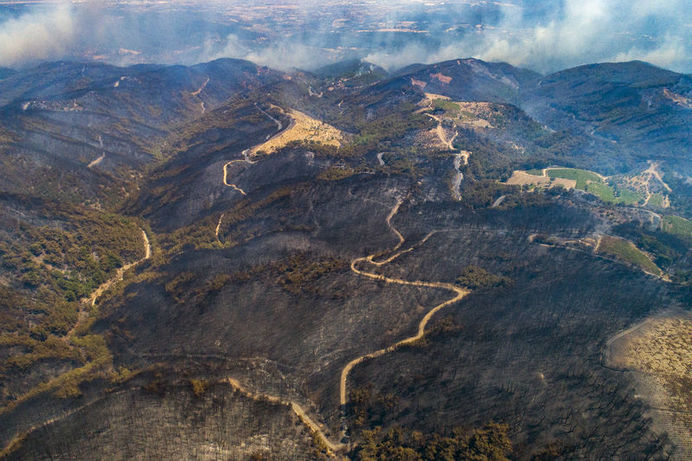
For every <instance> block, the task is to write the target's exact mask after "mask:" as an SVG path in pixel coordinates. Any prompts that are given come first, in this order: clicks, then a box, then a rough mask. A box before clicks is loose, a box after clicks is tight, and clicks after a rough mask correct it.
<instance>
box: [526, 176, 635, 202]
mask: <svg viewBox="0 0 692 461" xmlns="http://www.w3.org/2000/svg"><path fill="white" fill-rule="evenodd" d="M531 171H540V170H530V171H527V173H529V174H533V173H531ZM547 174H548V176H549V177H551V178H564V179H573V180H575V181H576V182H577V184H576V186H575V187H576V188H577V189H580V190H584V191H586V192H589V193H590V194H593V195H595V196H596V197H598V198H599V199H601V200H603V201H604V202H607V203H622V204H624V205H636V204H638V203H639V202H641V201H642V200H643V199H644V197H642V195H641V194H639V193H638V192H635V191H633V190H630V189H626V188H622V187H618V186H617V185H611V184H608V183H606V182H605V181H603V179H601V177H600V176H598V175H597V174H596V173H594V172H592V171H589V170H580V169H579V168H556V169H554V170H548V173H547ZM538 176H540V173H539V174H538Z"/></svg>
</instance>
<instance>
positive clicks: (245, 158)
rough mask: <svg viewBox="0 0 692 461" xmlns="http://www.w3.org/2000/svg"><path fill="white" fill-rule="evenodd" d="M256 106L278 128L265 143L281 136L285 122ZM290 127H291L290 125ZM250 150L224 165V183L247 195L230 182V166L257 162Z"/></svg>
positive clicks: (217, 235)
mask: <svg viewBox="0 0 692 461" xmlns="http://www.w3.org/2000/svg"><path fill="white" fill-rule="evenodd" d="M255 107H256V108H257V110H259V111H260V112H262V114H264V115H265V116H266V117H267V118H269V119H270V120H271V121H272V122H274V123H276V128H277V130H276V133H274V135H272V136H270V137H269V138H268V139H267V140H266V141H265V143H266V142H269V141H270V140H272V139H273V138H275V137H277V136H279V135H280V134H281V133H282V131H281V130H282V129H283V123H281V121H280V120H277V119H275V118H274V117H272V116H271V115H270V114H269V113H268V112H267V111H265V110H263V109H262V108H261V107H260V106H258V105H257V103H255ZM289 128H290V125H289ZM248 152H250V149H245V150H244V151H243V154H242V155H243V158H242V159H235V160H231V161H230V162H226V163H225V164H224V166H223V183H224V185H226V186H228V187H230V188H231V189H233V190H236V191H238V192H240V193H241V194H243V195H247V193H246V192H245V191H244V190H243V189H241V188H240V187H238V185H236V184H233V183H229V182H228V167H229V166H230V165H233V164H234V163H241V162H242V163H248V164H250V165H253V164H255V163H256V161H255V160H252V159H251V158H250V156H249V155H248ZM220 224H221V220H220V219H219V225H220ZM216 237H217V239H218V237H219V234H218V226H217V233H216Z"/></svg>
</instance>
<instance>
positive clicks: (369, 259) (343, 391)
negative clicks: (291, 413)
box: [339, 201, 470, 405]
mask: <svg viewBox="0 0 692 461" xmlns="http://www.w3.org/2000/svg"><path fill="white" fill-rule="evenodd" d="M400 206H401V201H398V202H397V203H396V205H395V206H394V208H393V209H392V211H391V212H390V213H389V216H387V226H389V228H390V230H391V231H392V232H394V234H396V236H397V237H398V238H399V242H398V243H397V244H396V246H395V247H394V248H392V250H391V251H393V252H395V254H393V255H392V256H390V257H389V258H387V259H385V260H383V261H379V262H376V261H374V258H375V255H369V256H365V257H361V258H356V259H354V260H353V261H352V262H351V270H352V271H353V272H354V273H355V274H357V275H360V276H362V277H367V278H370V279H373V280H378V281H381V282H384V283H392V284H397V285H406V286H416V287H425V288H442V289H445V290H449V291H452V292H454V296H453V297H452V298H450V299H448V300H447V301H445V302H443V303H440V304H438V305H437V306H435V307H433V308H432V309H430V311H428V313H427V314H425V316H424V317H423V318H422V319H421V321H420V322H419V324H418V331H417V333H416V334H415V335H414V336H411V337H409V338H405V339H402V340H401V341H398V342H396V343H394V344H392V345H391V346H388V347H385V348H383V349H380V350H377V351H374V352H370V353H369V354H365V355H361V356H360V357H356V358H355V359H353V360H351V361H350V362H349V363H348V364H346V366H345V367H344V368H343V370H342V371H341V379H340V381H339V401H340V403H341V405H346V403H348V393H347V391H348V386H347V385H348V375H349V373H350V372H351V370H352V369H353V368H354V367H355V366H356V365H358V364H359V363H361V362H363V361H364V360H366V359H372V358H375V357H380V356H382V355H384V354H387V353H388V352H392V351H394V350H396V349H397V348H398V347H400V346H402V345H404V344H410V343H413V342H416V341H418V340H419V339H421V338H422V337H423V336H425V327H426V326H427V324H428V322H429V321H430V319H431V318H432V316H433V315H435V314H436V313H437V312H438V311H440V310H441V309H443V308H445V307H447V306H449V305H451V304H454V303H456V302H457V301H459V300H461V299H462V298H464V296H466V295H467V294H469V293H470V291H469V290H467V289H464V288H461V287H459V286H457V285H454V284H452V283H445V282H429V281H424V280H403V279H399V278H393V277H387V276H385V275H381V274H376V273H374V272H368V271H365V270H361V269H359V268H358V265H359V264H361V263H368V264H373V265H375V266H378V267H379V266H383V265H385V264H388V263H390V262H392V261H393V260H395V259H396V258H398V257H399V256H401V255H402V254H404V253H408V252H411V251H413V250H414V249H415V248H417V247H418V246H420V245H421V244H423V243H425V242H426V241H427V240H428V239H429V238H430V237H431V236H432V235H433V232H431V233H429V234H428V235H426V236H425V238H424V239H423V240H422V241H421V242H419V243H418V244H417V245H415V246H413V247H411V248H408V249H406V250H401V251H397V250H399V248H401V246H402V245H403V243H404V237H403V236H402V235H401V232H399V231H398V230H397V229H396V228H395V227H394V226H392V223H391V220H392V218H393V217H394V215H395V214H396V213H397V212H398V211H399V207H400Z"/></svg>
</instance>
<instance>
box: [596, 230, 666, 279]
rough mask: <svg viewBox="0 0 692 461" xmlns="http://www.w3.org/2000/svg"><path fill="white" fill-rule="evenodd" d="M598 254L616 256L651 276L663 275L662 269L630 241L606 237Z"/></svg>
mask: <svg viewBox="0 0 692 461" xmlns="http://www.w3.org/2000/svg"><path fill="white" fill-rule="evenodd" d="M598 252H599V253H604V254H607V255H610V256H614V257H616V258H618V259H620V260H622V261H625V262H627V263H630V264H632V265H635V266H637V267H639V268H641V269H642V270H644V271H646V272H648V273H650V274H656V275H661V274H662V272H661V269H659V268H658V266H657V265H656V264H654V262H653V261H651V259H649V257H648V256H647V255H646V253H644V252H643V251H641V250H640V249H639V248H637V247H636V246H634V244H633V243H632V242H630V241H629V240H625V239H621V238H617V237H610V236H607V235H604V236H603V239H602V240H601V245H600V247H599V250H598Z"/></svg>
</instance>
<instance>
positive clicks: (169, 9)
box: [0, 0, 692, 73]
mask: <svg viewBox="0 0 692 461" xmlns="http://www.w3.org/2000/svg"><path fill="white" fill-rule="evenodd" d="M34 3H35V2H34ZM330 3H333V4H330ZM199 6H202V8H199ZM267 6H268V7H269V8H262V9H260V8H259V7H267ZM352 56H360V57H365V58H366V59H368V60H369V61H372V62H374V63H376V64H380V65H382V66H384V67H386V68H388V69H394V68H397V67H401V66H404V65H407V64H411V63H414V62H434V61H441V60H445V59H454V58H458V57H469V56H473V57H478V58H481V59H485V60H491V61H506V62H509V63H511V64H514V65H519V66H524V67H528V68H532V69H534V70H538V71H539V72H544V73H546V72H550V71H555V70H559V69H561V68H565V67H570V66H574V65H579V64H584V63H590V62H601V61H625V60H632V59H642V60H645V61H649V62H651V63H654V64H657V65H660V66H662V67H667V68H670V69H673V70H677V71H680V72H686V73H691V72H692V0H666V1H658V0H601V1H599V0H548V1H536V0H530V1H523V2H522V1H518V0H505V1H503V2H483V1H473V2H470V1H447V2H437V1H435V0H430V1H427V2H425V3H424V2H423V1H414V0H409V1H407V0H399V1H396V2H395V1H372V0H362V1H360V2H345V1H334V2H329V1H322V2H314V1H309V2H308V1H303V2H301V1H292V2H291V1H281V2H278V1H272V0H265V1H263V2H252V1H244V2H239V1H223V0H217V1H213V2H209V1H206V2H202V1H199V2H198V4H197V5H195V2H193V1H181V0H178V1H171V2H143V1H128V2H117V1H105V0H92V1H88V0H87V1H82V2H78V3H72V2H69V1H60V0H57V1H54V2H46V3H39V4H32V5H26V4H22V2H0V66H7V67H21V66H25V65H31V64H34V63H36V62H40V61H42V60H56V59H65V58H67V59H98V60H104V61H106V62H111V63H115V64H130V63H135V62H163V63H174V62H181V63H185V64H189V63H192V62H199V61H203V60H209V59H213V58H218V57H237V58H246V59H250V60H253V61H256V62H259V63H261V64H266V65H270V66H273V67H277V68H281V69H287V68H291V67H302V68H312V67H315V66H318V65H321V64H325V63H328V62H329V61H333V60H336V59H341V58H344V57H352Z"/></svg>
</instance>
